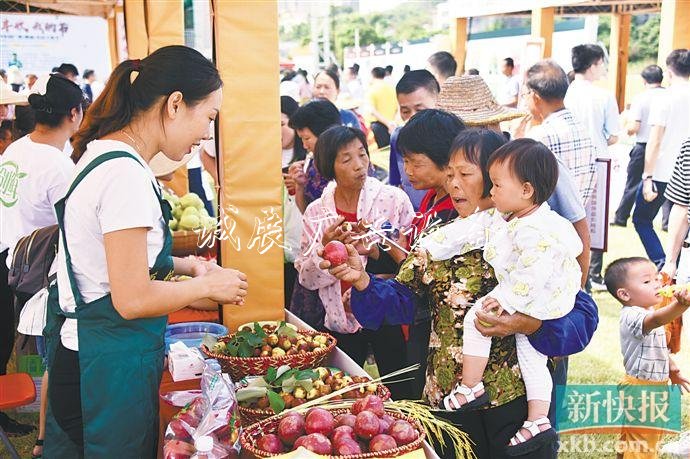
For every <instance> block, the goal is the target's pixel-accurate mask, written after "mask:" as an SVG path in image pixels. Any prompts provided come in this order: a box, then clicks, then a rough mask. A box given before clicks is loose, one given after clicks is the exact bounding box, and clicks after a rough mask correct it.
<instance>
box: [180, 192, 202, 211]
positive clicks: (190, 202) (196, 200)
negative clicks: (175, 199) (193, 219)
mask: <svg viewBox="0 0 690 459" xmlns="http://www.w3.org/2000/svg"><path fill="white" fill-rule="evenodd" d="M180 205H181V206H182V207H184V208H185V209H186V208H187V207H196V208H197V209H201V208H202V207H204V202H203V201H202V200H201V198H200V197H199V196H197V195H196V194H194V193H187V194H186V195H184V196H182V197H181V198H180Z"/></svg>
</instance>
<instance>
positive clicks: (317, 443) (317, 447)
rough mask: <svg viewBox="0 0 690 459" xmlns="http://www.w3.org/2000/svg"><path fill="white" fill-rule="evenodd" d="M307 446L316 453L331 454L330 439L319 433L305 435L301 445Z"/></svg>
mask: <svg viewBox="0 0 690 459" xmlns="http://www.w3.org/2000/svg"><path fill="white" fill-rule="evenodd" d="M301 446H304V447H305V448H307V449H308V450H309V451H311V452H314V453H316V454H324V455H328V454H331V441H330V440H329V439H328V438H327V437H326V436H325V435H321V434H320V433H313V434H309V435H307V438H306V439H305V440H304V443H303V444H302V445H301Z"/></svg>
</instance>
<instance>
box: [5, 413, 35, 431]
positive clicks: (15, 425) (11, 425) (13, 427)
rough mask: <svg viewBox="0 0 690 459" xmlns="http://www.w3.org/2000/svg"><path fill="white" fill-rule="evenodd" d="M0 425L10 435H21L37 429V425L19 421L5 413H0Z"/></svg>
mask: <svg viewBox="0 0 690 459" xmlns="http://www.w3.org/2000/svg"><path fill="white" fill-rule="evenodd" d="M0 425H2V430H4V431H5V433H6V434H7V436H8V437H21V436H23V435H27V434H30V433H31V432H33V431H34V430H36V426H32V425H31V424H22V423H20V422H17V421H15V420H14V419H12V418H11V417H9V416H7V415H6V414H5V413H0Z"/></svg>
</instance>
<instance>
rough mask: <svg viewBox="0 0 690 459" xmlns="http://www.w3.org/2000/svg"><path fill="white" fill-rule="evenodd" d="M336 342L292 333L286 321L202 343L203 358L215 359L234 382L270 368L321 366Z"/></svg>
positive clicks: (302, 332)
mask: <svg viewBox="0 0 690 459" xmlns="http://www.w3.org/2000/svg"><path fill="white" fill-rule="evenodd" d="M336 344H337V341H336V339H335V338H334V337H332V336H331V335H329V334H328V333H321V332H317V331H312V330H295V329H294V328H292V327H290V326H288V325H287V324H286V323H285V322H280V323H279V324H277V325H270V324H265V325H263V326H261V325H259V324H258V323H254V328H253V329H252V328H250V327H243V328H242V329H241V330H240V331H238V332H237V333H234V334H232V335H228V336H223V337H221V338H218V340H217V341H216V340H215V339H213V338H210V339H207V340H205V341H204V342H203V343H202V346H201V349H202V350H203V351H204V353H205V354H206V355H208V356H209V357H211V358H214V359H217V360H218V362H219V363H220V366H221V368H222V369H223V372H225V373H229V374H230V376H231V377H232V380H233V381H239V380H240V379H242V378H244V377H245V376H257V375H264V374H266V373H267V372H268V369H269V368H270V367H275V368H278V367H280V366H282V365H288V366H289V367H290V368H296V369H299V370H306V369H309V368H314V367H318V366H320V365H321V364H322V363H323V362H324V361H325V360H326V357H328V354H330V353H331V351H333V349H335V345H336Z"/></svg>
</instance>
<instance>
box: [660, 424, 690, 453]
mask: <svg viewBox="0 0 690 459" xmlns="http://www.w3.org/2000/svg"><path fill="white" fill-rule="evenodd" d="M661 452H662V453H663V454H670V455H672V456H677V457H688V456H689V455H690V430H689V431H686V432H683V433H682V434H680V438H679V439H678V440H676V441H672V442H668V443H666V444H665V445H664V446H663V447H662V448H661Z"/></svg>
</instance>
